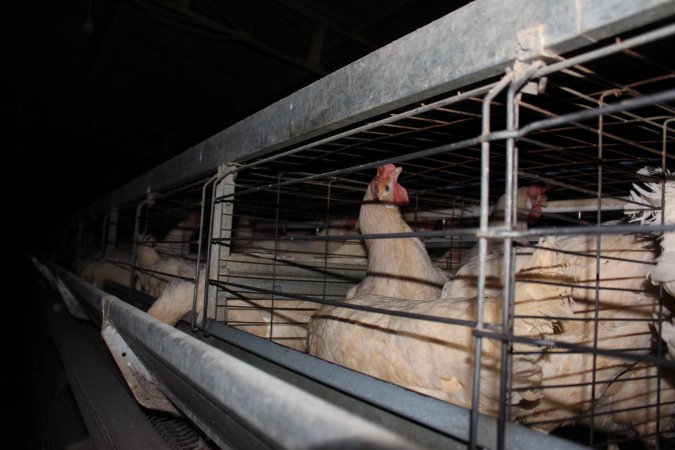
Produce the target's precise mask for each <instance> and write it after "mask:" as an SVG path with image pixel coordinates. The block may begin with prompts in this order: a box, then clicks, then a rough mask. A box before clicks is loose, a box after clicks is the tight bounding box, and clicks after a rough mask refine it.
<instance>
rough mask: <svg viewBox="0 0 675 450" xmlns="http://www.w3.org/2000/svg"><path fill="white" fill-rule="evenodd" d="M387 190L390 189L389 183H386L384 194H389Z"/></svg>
mask: <svg viewBox="0 0 675 450" xmlns="http://www.w3.org/2000/svg"><path fill="white" fill-rule="evenodd" d="M389 188H391V183H387V184H386V185H385V186H384V190H385V192H389Z"/></svg>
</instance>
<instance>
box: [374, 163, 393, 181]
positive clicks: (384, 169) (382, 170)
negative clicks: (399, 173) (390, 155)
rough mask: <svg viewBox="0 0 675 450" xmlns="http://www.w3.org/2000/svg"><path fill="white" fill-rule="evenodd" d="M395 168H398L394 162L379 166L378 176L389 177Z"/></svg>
mask: <svg viewBox="0 0 675 450" xmlns="http://www.w3.org/2000/svg"><path fill="white" fill-rule="evenodd" d="M394 170H396V166H395V165H393V164H384V165H381V166H378V168H377V178H382V177H388V176H389V175H391V173H392V172H393V171H394Z"/></svg>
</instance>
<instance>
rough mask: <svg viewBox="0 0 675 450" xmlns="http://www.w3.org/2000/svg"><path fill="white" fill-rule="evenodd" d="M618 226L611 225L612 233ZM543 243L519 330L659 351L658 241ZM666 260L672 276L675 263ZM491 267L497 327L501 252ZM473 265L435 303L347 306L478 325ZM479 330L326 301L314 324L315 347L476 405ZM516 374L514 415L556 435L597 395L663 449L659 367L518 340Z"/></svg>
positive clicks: (619, 422) (666, 381) (484, 397)
mask: <svg viewBox="0 0 675 450" xmlns="http://www.w3.org/2000/svg"><path fill="white" fill-rule="evenodd" d="M667 192H669V191H667ZM668 202H670V204H671V205H675V198H673V196H672V195H668V196H667V198H666V203H667V204H668ZM666 210H667V211H669V210H668V209H667V208H666ZM666 217H668V219H667V220H668V221H670V220H675V217H671V216H670V215H669V214H666ZM670 223H672V222H670ZM611 225H612V224H607V226H608V231H609V229H610V228H609V226H611ZM597 239H599V241H598V240H597ZM663 242H669V241H666V240H665V239H664V241H663ZM538 247H539V248H537V249H536V250H534V251H530V253H529V254H528V253H519V254H518V256H517V258H516V270H517V273H516V278H515V280H516V285H515V299H514V304H515V307H514V313H515V320H514V330H513V332H514V334H515V335H517V336H526V337H543V338H546V339H552V340H556V341H558V342H561V343H567V344H575V345H581V346H584V347H586V348H587V349H589V350H592V348H593V345H594V342H597V346H598V348H600V349H607V350H613V351H617V350H618V351H626V352H632V353H634V354H647V353H650V352H651V351H653V328H652V323H651V320H652V314H654V313H655V312H657V310H658V305H659V298H658V295H657V294H658V293H657V292H656V290H655V289H653V288H651V287H650V285H651V283H650V282H649V279H648V278H647V277H648V275H649V274H650V271H651V275H652V280H654V278H653V277H654V273H655V272H654V270H652V267H653V264H654V262H655V260H656V243H655V240H654V239H653V238H651V237H648V236H638V235H633V234H631V235H621V234H603V235H601V236H599V237H598V238H596V237H595V236H593V235H591V236H586V235H576V236H547V237H544V238H542V239H540V241H539V243H538ZM666 253H668V250H667V249H664V254H666ZM596 257H599V259H596ZM660 261H662V260H659V262H660ZM474 262H475V261H474ZM662 267H665V268H666V272H667V274H668V275H672V273H673V270H674V269H673V266H667V265H663V266H662ZM413 270H414V269H413ZM488 270H493V273H492V274H491V275H492V277H493V281H494V283H493V284H492V285H490V286H489V287H490V289H488V291H487V294H488V297H486V298H485V309H484V315H485V320H486V322H488V323H489V322H494V321H497V320H498V318H499V317H501V306H500V305H501V300H497V298H495V297H497V296H498V295H499V294H500V293H501V285H502V278H503V276H502V274H501V258H500V257H495V256H494V255H493V259H491V260H490V261H489V263H488ZM476 273H477V272H475V269H466V271H465V272H463V271H462V269H460V271H459V272H458V275H460V276H461V275H462V274H464V275H465V277H464V279H463V280H462V282H461V284H457V280H453V281H451V282H449V283H447V284H446V285H445V287H444V289H443V294H442V296H441V298H440V299H437V300H433V298H430V299H428V300H429V301H424V300H418V301H416V302H410V301H407V300H406V299H396V298H387V297H384V296H374V295H357V296H356V297H354V298H351V299H348V300H347V303H348V304H355V305H358V304H364V305H368V306H377V307H380V308H383V309H389V310H394V311H405V312H415V313H418V314H427V315H434V316H440V317H447V318H453V319H461V320H469V321H472V320H474V319H475V311H474V309H475V308H474V305H475V302H474V298H475V296H476V290H475V286H476V285H475V282H474V281H473V280H472V278H474V277H475V275H476ZM489 275H490V274H489ZM596 300H597V318H596ZM596 324H597V325H596ZM673 329H675V327H672V324H670V323H664V330H665V331H664V335H663V336H664V337H665V338H666V339H669V336H670V334H669V333H670V331H673ZM471 332H472V330H471V328H468V327H461V326H455V325H448V324H439V323H434V322H428V321H422V320H413V319H407V318H401V317H395V316H390V315H386V314H377V313H369V312H365V311H359V310H352V309H346V308H339V307H323V308H320V309H319V310H318V311H317V313H316V314H315V316H314V317H313V318H312V320H311V322H310V346H309V352H310V353H311V354H314V355H316V356H319V357H321V358H324V359H327V360H329V361H333V362H335V363H338V364H341V365H344V366H346V367H350V368H352V369H355V370H359V371H361V372H364V373H367V374H370V375H372V376H375V377H378V378H382V379H384V380H387V381H390V382H393V383H396V384H400V385H402V386H404V387H407V388H409V389H413V390H416V391H419V392H422V393H425V394H427V395H431V396H434V397H437V398H441V399H444V400H447V401H450V402H453V403H457V404H459V405H462V406H470V399H469V392H470V388H471V383H472V375H473V374H472V369H471V367H472V358H473V345H474V340H473V338H472V335H471ZM484 341H485V340H484ZM498 347H499V345H497V343H495V342H491V341H489V340H488V341H487V342H485V343H484V347H483V351H482V355H483V358H484V360H483V363H482V368H483V370H482V371H481V386H482V390H481V395H480V409H481V411H483V412H486V413H488V414H495V413H496V408H497V405H496V399H497V398H498V397H497V395H498V392H499V386H498V381H497V378H496V377H497V374H498V368H497V365H496V364H497V360H496V359H495V358H496V356H495V355H496V349H497V348H498ZM521 351H524V352H521ZM513 370H514V372H513V388H514V391H513V394H512V396H511V398H510V402H511V405H512V407H513V409H512V415H513V417H514V418H515V419H516V420H519V421H524V422H527V423H529V424H531V425H533V426H534V427H535V428H537V429H539V430H542V431H551V430H553V429H555V428H557V427H560V426H562V425H564V424H567V423H574V422H575V421H577V420H578V419H577V418H578V417H579V416H582V415H584V414H586V413H588V412H589V411H590V410H591V407H592V406H593V404H592V400H593V398H595V400H596V403H595V407H596V409H597V410H598V411H605V412H607V414H606V415H605V416H602V418H601V419H598V420H596V422H595V425H596V427H598V428H599V429H604V430H606V431H620V430H621V431H622V432H625V431H626V429H630V428H631V427H632V428H633V429H634V430H636V431H637V432H638V433H640V435H641V436H643V441H644V442H645V444H646V445H647V446H652V445H654V435H653V433H654V432H655V430H656V426H657V422H656V418H655V415H654V411H655V410H656V408H654V407H652V408H651V409H646V406H647V405H650V404H653V401H654V395H655V392H656V381H655V379H650V381H646V380H645V379H643V378H644V377H645V376H653V375H654V374H655V373H656V370H657V369H656V368H653V367H647V366H644V367H643V366H641V365H639V364H638V365H635V364H634V363H633V362H631V361H630V360H627V359H622V358H612V357H609V356H603V355H602V354H598V355H597V356H596V357H595V358H594V357H593V355H592V353H591V352H590V351H587V352H582V353H574V352H572V353H570V352H568V351H567V350H565V349H551V350H548V351H541V350H540V349H538V348H537V347H533V346H528V345H526V344H518V343H517V344H514V346H513ZM594 373H595V385H594V386H593V385H592V384H591V382H592V381H593V374H594ZM661 383H662V385H661V386H660V388H661V391H662V393H663V396H662V402H664V400H665V401H666V403H663V406H662V407H661V408H660V413H661V421H660V423H658V426H659V427H660V429H661V430H662V431H663V430H665V429H668V427H670V425H671V424H670V422H669V421H670V419H671V418H672V415H673V413H675V406H674V405H673V404H668V403H667V401H668V400H669V399H675V394H674V393H673V387H672V378H670V377H667V376H666V377H664V378H663V379H662V381H661ZM650 402H652V403H650ZM671 403H672V402H671Z"/></svg>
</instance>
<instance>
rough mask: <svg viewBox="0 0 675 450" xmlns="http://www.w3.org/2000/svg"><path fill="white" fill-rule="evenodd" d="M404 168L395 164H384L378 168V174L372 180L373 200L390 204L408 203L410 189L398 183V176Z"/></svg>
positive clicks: (401, 204)
mask: <svg viewBox="0 0 675 450" xmlns="http://www.w3.org/2000/svg"><path fill="white" fill-rule="evenodd" d="M402 170H403V168H402V167H396V166H394V165H393V164H384V165H382V166H379V167H378V168H377V175H375V178H373V180H372V181H371V182H370V192H371V194H372V196H373V201H375V202H378V203H385V204H388V205H396V206H403V205H407V204H408V203H409V202H410V201H409V200H408V191H406V189H405V188H404V187H403V186H401V185H400V184H399V183H398V176H399V175H400V174H401V171H402Z"/></svg>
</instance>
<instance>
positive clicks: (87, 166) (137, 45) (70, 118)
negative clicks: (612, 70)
mask: <svg viewBox="0 0 675 450" xmlns="http://www.w3.org/2000/svg"><path fill="white" fill-rule="evenodd" d="M466 3H469V1H467V0H463V1H447V0H419V1H411V0H396V1H391V0H340V1H335V0H331V1H328V0H251V1H233V0H192V1H191V0H65V1H54V0H10V1H8V2H4V3H3V5H4V7H5V12H4V13H3V14H2V19H1V21H0V23H2V28H1V29H2V35H3V36H2V39H1V40H0V47H1V48H2V52H1V53H0V54H2V58H0V86H2V100H1V101H0V114H1V116H0V123H2V130H3V138H4V139H3V143H4V155H5V158H4V160H5V164H4V185H3V187H4V189H3V190H4V194H5V195H4V199H5V202H4V217H5V223H6V224H8V225H7V226H6V228H5V235H6V236H7V237H8V241H9V246H8V248H9V253H7V255H8V260H9V261H8V263H7V264H6V266H7V267H8V268H9V270H8V271H7V270H6V271H5V273H6V274H8V275H9V276H8V278H7V280H6V283H8V284H9V286H10V289H9V290H6V291H5V293H6V296H7V297H6V298H5V299H4V301H5V304H6V305H9V308H7V309H6V311H8V312H9V314H7V315H6V317H5V324H4V326H3V330H4V331H5V333H3V334H4V335H5V336H4V338H5V342H6V348H8V349H9V351H8V352H6V353H5V355H6V358H7V359H6V360H5V367H6V369H5V374H6V376H7V375H9V376H8V377H7V378H6V379H8V380H9V381H8V382H7V384H6V385H5V387H6V389H8V390H9V395H8V396H7V397H8V398H9V399H10V402H6V405H7V406H6V407H7V410H8V411H9V414H10V417H12V420H10V421H9V422H6V424H7V425H10V429H12V434H13V435H15V436H18V437H19V439H18V444H17V446H16V447H13V448H37V447H36V444H37V442H38V441H39V439H38V433H39V432H40V430H39V426H38V425H37V424H38V423H39V421H38V420H37V417H38V416H39V414H40V413H44V411H40V407H37V406H36V404H35V403H34V400H35V399H34V396H35V392H34V391H35V389H34V388H35V386H36V385H38V386H43V387H44V386H46V385H54V386H56V387H52V388H51V389H50V390H49V391H50V392H51V391H54V392H58V384H59V382H60V381H59V380H58V378H59V377H62V376H63V374H62V373H57V372H54V373H41V372H40V371H37V370H36V361H37V360H38V359H42V360H44V358H45V352H46V349H45V348H43V347H44V346H45V345H48V344H45V342H49V340H48V338H45V336H44V335H45V334H48V330H45V329H44V324H43V323H42V322H41V321H40V320H39V308H38V302H37V297H38V294H39V292H40V289H39V284H40V283H41V282H42V280H41V279H40V277H39V276H37V272H36V271H35V269H34V268H33V266H32V264H31V263H30V261H29V259H28V257H27V255H29V254H36V253H41V252H43V251H45V250H47V249H48V248H49V247H50V245H51V243H52V242H53V240H54V239H55V238H56V237H55V233H54V232H55V230H58V227H59V225H60V224H61V222H63V221H64V220H65V219H67V218H68V217H69V216H71V215H72V214H73V213H75V212H76V211H78V210H79V209H81V208H83V207H84V206H86V205H87V204H89V203H90V202H92V201H94V200H96V199H97V198H99V197H101V196H102V195H105V194H107V193H108V192H110V191H112V190H114V189H116V188H118V187H120V186H122V185H124V184H125V183H126V182H128V181H130V180H132V179H134V178H135V177H137V176H139V175H141V174H143V173H145V172H147V171H148V170H150V169H152V168H154V167H156V166H157V165H159V164H161V163H162V162H164V161H166V160H168V159H170V158H171V157H173V156H175V155H177V154H179V153H181V152H183V151H184V150H186V149H187V148H189V147H190V146H192V145H194V144H196V143H199V142H201V141H203V140H204V139H206V138H208V137H210V136H211V135H213V134H215V133H217V132H218V131H220V130H222V129H224V128H226V127H228V126H229V125H231V124H233V123H236V122H237V121H239V120H241V119H243V118H245V117H247V116H248V115H250V114H253V113H255V112H256V111H258V110H260V109H261V108H263V107H265V106H267V105H269V104H271V103H273V102H275V101H277V100H279V99H281V98H283V97H285V96H287V95H289V94H291V93H292V92H294V91H296V90H298V89H300V88H302V87H303V86H306V85H308V84H310V83H311V82H313V81H315V80H317V79H319V78H321V77H322V76H324V75H326V74H328V73H330V72H332V71H335V70H336V69H339V68H340V67H343V66H345V65H347V64H349V63H350V62H352V61H354V60H356V59H358V58H360V57H362V56H364V55H366V54H368V53H370V52H372V51H374V50H376V49H378V48H380V47H382V46H384V45H386V44H388V43H389V42H391V41H393V40H395V39H397V38H399V37H402V36H404V35H406V34H408V33H410V32H412V31H414V30H415V29H417V28H419V27H422V26H424V25H426V24H427V23H429V22H431V21H433V20H435V19H437V18H440V17H442V16H444V15H446V14H448V13H449V12H451V11H453V10H455V9H457V8H459V7H461V6H463V5H464V4H466ZM31 343H32V344H31ZM50 351H52V352H53V349H51V350H50ZM50 358H51V360H50ZM47 359H48V360H50V362H49V364H48V366H49V367H52V366H53V367H56V366H57V365H58V362H55V361H54V360H53V355H52V354H51V353H50V354H49V355H47Z"/></svg>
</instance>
